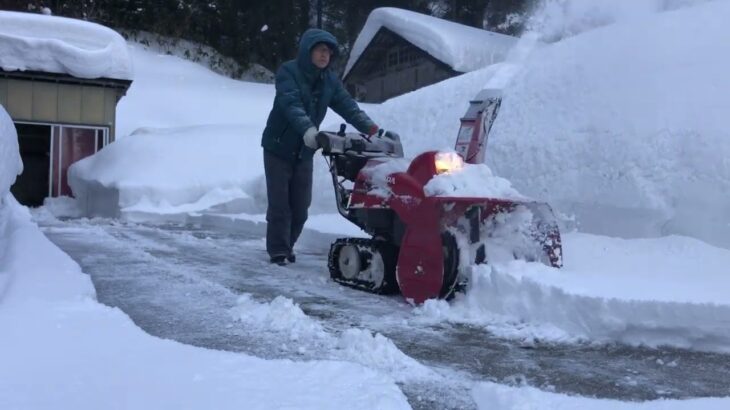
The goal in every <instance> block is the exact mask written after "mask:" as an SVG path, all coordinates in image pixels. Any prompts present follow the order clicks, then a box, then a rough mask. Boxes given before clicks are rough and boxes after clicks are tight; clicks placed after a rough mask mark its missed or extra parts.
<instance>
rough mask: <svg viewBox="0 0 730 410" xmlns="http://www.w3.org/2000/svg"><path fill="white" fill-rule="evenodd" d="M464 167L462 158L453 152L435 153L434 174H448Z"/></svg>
mask: <svg viewBox="0 0 730 410" xmlns="http://www.w3.org/2000/svg"><path fill="white" fill-rule="evenodd" d="M462 168H464V159H462V158H461V155H459V154H457V153H455V152H439V153H438V154H436V174H450V173H452V172H455V171H459V170H461V169H462Z"/></svg>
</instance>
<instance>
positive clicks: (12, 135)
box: [0, 105, 23, 205]
mask: <svg viewBox="0 0 730 410" xmlns="http://www.w3.org/2000/svg"><path fill="white" fill-rule="evenodd" d="M21 172H23V161H22V160H21V159H20V152H19V151H18V133H17V132H16V131H15V125H13V120H12V119H11V118H10V116H9V115H8V113H7V111H5V108H4V107H3V106H2V105H0V205H1V204H2V200H3V197H4V196H5V195H6V194H7V193H8V191H10V186H11V185H13V183H14V182H15V177H16V176H17V175H19V174H20V173H21Z"/></svg>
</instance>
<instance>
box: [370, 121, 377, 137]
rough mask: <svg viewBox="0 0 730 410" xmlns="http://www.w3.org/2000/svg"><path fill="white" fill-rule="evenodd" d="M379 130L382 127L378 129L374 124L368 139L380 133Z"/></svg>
mask: <svg viewBox="0 0 730 410" xmlns="http://www.w3.org/2000/svg"><path fill="white" fill-rule="evenodd" d="M378 130H380V127H378V126H377V125H376V124H373V126H372V127H370V129H369V130H368V137H371V136H373V135H375V134H377V133H378Z"/></svg>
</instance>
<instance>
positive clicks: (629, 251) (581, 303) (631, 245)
mask: <svg viewBox="0 0 730 410" xmlns="http://www.w3.org/2000/svg"><path fill="white" fill-rule="evenodd" d="M563 247H564V249H565V250H566V253H567V254H566V255H565V265H564V267H563V268H562V269H560V270H558V269H553V268H550V267H547V266H545V265H542V264H539V263H526V262H523V261H511V262H507V263H496V264H492V265H490V266H486V265H484V266H475V267H472V268H471V275H470V278H471V280H470V288H469V290H468V291H467V293H466V294H465V295H460V296H459V297H458V298H457V299H456V300H455V301H454V302H453V303H451V304H449V303H446V302H444V301H427V302H426V303H425V304H424V306H423V307H421V308H418V309H417V311H416V312H417V314H418V315H419V316H420V319H421V320H424V321H426V322H432V321H436V322H438V321H441V320H446V321H449V322H455V323H468V324H473V325H479V326H485V327H486V328H487V329H489V330H490V331H492V332H495V333H497V334H500V335H502V336H505V337H509V338H517V339H522V340H525V341H532V340H536V339H537V340H548V341H564V342H571V341H576V340H589V341H598V342H612V341H620V342H623V343H629V344H635V345H647V346H661V345H669V346H675V347H682V348H689V349H696V350H707V351H716V352H724V353H730V295H728V292H727V289H729V288H730V275H728V274H727V271H728V266H730V251H728V250H726V249H722V248H713V247H710V246H708V245H706V244H704V243H702V242H700V241H698V240H695V239H691V238H686V237H677V236H672V237H667V238H659V239H633V240H625V239H619V238H608V237H598V236H593V235H586V234H577V233H575V234H568V235H563ZM505 320H506V321H505Z"/></svg>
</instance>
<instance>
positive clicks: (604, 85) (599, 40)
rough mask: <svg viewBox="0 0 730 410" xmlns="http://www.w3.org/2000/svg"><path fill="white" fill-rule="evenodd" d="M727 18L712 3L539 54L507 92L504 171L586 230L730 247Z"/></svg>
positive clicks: (500, 137)
mask: <svg viewBox="0 0 730 410" xmlns="http://www.w3.org/2000/svg"><path fill="white" fill-rule="evenodd" d="M727 15H730V3H729V2H726V1H717V2H708V3H706V4H702V5H699V6H695V7H689V8H685V9H681V10H677V11H672V12H665V13H659V14H656V15H654V16H653V17H650V18H645V19H641V20H640V21H633V20H632V21H629V22H626V23H621V24H615V25H612V26H607V27H605V28H602V29H598V30H594V31H590V32H586V33H584V34H581V35H579V36H575V37H572V38H568V39H566V40H564V41H561V42H559V43H556V44H554V45H552V46H550V47H546V48H544V49H542V50H538V51H536V52H535V53H534V54H533V55H532V56H531V57H530V58H529V59H528V60H527V62H526V65H525V69H524V70H523V71H522V72H521V73H519V74H518V75H517V76H516V77H515V78H514V81H513V82H512V83H511V85H510V86H509V87H508V88H507V90H505V95H506V96H505V99H504V102H503V105H502V110H501V113H500V116H499V118H498V119H497V122H496V123H495V125H494V128H493V132H492V136H491V138H490V152H489V153H488V157H489V159H488V162H489V163H490V164H491V165H492V169H493V170H494V171H495V172H496V173H497V174H498V175H501V176H503V177H505V178H507V179H509V180H510V181H512V183H513V184H514V185H515V187H516V188H517V189H518V190H520V192H523V193H525V194H527V195H530V196H534V197H538V198H544V199H546V200H549V201H550V202H552V203H554V204H555V205H558V208H559V209H561V210H562V211H563V212H566V213H574V214H575V215H576V216H577V220H578V222H579V224H580V226H581V229H583V230H586V231H591V232H598V233H604V234H609V235H621V236H656V235H666V234H683V235H690V236H694V237H697V238H701V239H703V240H706V241H709V242H711V243H715V244H719V245H722V246H730V195H727V192H730V162H728V158H730V131H728V127H727V120H726V114H725V113H726V112H727V110H728V109H730V83H729V82H728V81H727V72H728V71H730V43H728V42H726V41H723V40H720V39H722V38H726V37H728V36H729V35H730V27H728V25H727V24H726V18H725V16H727ZM597 45H600V47H597Z"/></svg>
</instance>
